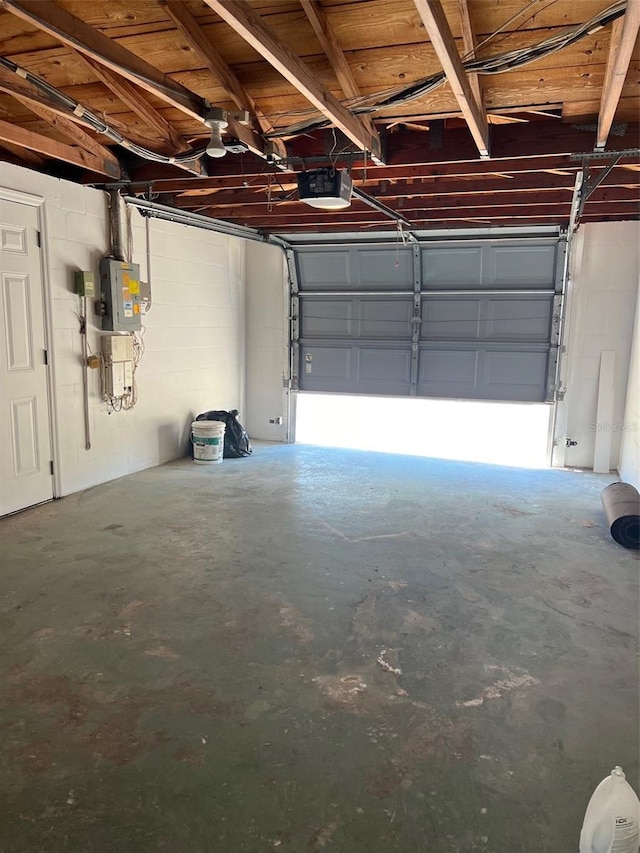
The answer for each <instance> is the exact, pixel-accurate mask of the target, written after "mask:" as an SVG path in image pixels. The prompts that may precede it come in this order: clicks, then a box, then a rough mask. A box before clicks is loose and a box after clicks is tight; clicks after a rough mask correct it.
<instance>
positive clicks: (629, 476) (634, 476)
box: [618, 288, 640, 490]
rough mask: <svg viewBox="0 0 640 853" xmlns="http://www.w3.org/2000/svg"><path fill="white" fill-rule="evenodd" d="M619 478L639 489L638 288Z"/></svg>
mask: <svg viewBox="0 0 640 853" xmlns="http://www.w3.org/2000/svg"><path fill="white" fill-rule="evenodd" d="M618 470H619V471H620V479H621V480H622V481H623V482H624V483H631V484H632V485H633V486H635V487H636V489H638V490H640V288H639V293H638V301H637V303H636V320H635V325H634V329H633V343H632V347H631V364H630V367H629V384H628V386H627V402H626V407H625V413H624V429H623V432H622V448H621V452H620V467H619V469H618Z"/></svg>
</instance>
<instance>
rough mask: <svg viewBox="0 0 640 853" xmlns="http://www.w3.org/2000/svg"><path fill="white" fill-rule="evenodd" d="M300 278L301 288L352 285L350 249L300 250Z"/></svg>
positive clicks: (322, 288)
mask: <svg viewBox="0 0 640 853" xmlns="http://www.w3.org/2000/svg"><path fill="white" fill-rule="evenodd" d="M298 278H299V283H300V289H301V290H307V289H310V288H316V289H320V290H325V289H327V290H330V289H337V288H343V289H344V288H349V287H352V286H353V282H352V280H351V265H350V258H349V251H348V250H344V249H342V250H339V251H329V250H325V251H323V252H300V253H299V256H298Z"/></svg>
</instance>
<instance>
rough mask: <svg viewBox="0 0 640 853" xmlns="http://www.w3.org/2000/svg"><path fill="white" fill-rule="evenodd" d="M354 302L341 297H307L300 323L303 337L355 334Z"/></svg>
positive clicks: (332, 336) (347, 336)
mask: <svg viewBox="0 0 640 853" xmlns="http://www.w3.org/2000/svg"><path fill="white" fill-rule="evenodd" d="M352 321H353V302H352V301H351V300H345V299H342V300H339V299H313V298H312V297H308V298H305V300H304V311H303V312H302V318H301V323H300V331H301V334H302V337H303V338H307V337H308V338H313V337H320V338H322V337H327V338H336V337H345V338H349V337H351V336H352V335H353V322H352Z"/></svg>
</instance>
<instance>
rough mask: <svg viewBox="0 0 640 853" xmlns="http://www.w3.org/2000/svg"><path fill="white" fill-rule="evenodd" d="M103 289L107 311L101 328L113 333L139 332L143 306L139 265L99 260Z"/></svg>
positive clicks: (106, 259)
mask: <svg viewBox="0 0 640 853" xmlns="http://www.w3.org/2000/svg"><path fill="white" fill-rule="evenodd" d="M100 289H101V292H102V301H103V302H104V311H105V313H104V316H103V317H102V328H103V329H107V330H109V331H112V332H136V331H138V330H139V329H140V325H141V323H140V314H141V303H142V299H141V296H140V264H127V263H125V262H124V261H117V260H115V259H114V258H103V259H102V260H101V261H100Z"/></svg>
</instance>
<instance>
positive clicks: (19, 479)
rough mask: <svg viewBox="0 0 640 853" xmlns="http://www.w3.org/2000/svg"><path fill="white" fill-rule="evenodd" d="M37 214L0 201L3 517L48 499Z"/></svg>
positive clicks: (0, 477) (0, 494)
mask: <svg viewBox="0 0 640 853" xmlns="http://www.w3.org/2000/svg"><path fill="white" fill-rule="evenodd" d="M38 244H39V233H38V213H37V210H36V209H35V208H33V207H29V206H27V205H24V204H17V203H15V202H10V201H5V200H0V280H1V288H2V290H1V293H0V515H5V514H7V513H10V512H15V511H16V510H19V509H23V508H24V507H27V506H32V505H33V504H37V503H42V502H43V501H46V500H50V499H51V498H52V497H53V478H52V472H51V458H52V456H51V434H50V428H49V396H48V394H49V392H48V384H47V358H46V349H45V347H46V343H45V323H44V298H43V282H42V267H41V260H40V248H39V245H38Z"/></svg>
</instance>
